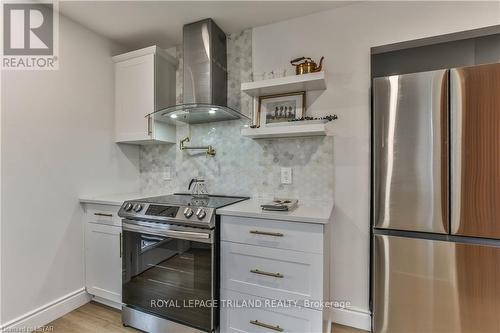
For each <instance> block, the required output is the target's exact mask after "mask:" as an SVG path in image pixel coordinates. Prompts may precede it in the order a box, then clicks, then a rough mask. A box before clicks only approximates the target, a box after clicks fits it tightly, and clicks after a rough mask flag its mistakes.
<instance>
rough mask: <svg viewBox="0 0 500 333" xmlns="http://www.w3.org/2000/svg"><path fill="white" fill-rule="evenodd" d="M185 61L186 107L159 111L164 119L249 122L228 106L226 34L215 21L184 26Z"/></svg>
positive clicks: (182, 105) (184, 105)
mask: <svg viewBox="0 0 500 333" xmlns="http://www.w3.org/2000/svg"><path fill="white" fill-rule="evenodd" d="M183 59H184V61H183V69H184V73H183V104H180V105H175V106H171V107H168V108H166V109H163V110H159V111H157V112H156V113H159V114H160V117H161V118H162V119H164V120H165V121H168V122H176V121H181V122H185V123H189V124H199V123H207V122H214V121H223V120H234V119H239V118H241V117H244V118H247V119H248V117H246V116H244V115H242V114H241V113H239V112H237V111H235V110H233V109H231V108H229V107H228V106H227V49H226V34H225V33H224V32H223V31H222V30H221V29H220V28H219V27H218V26H217V24H215V22H214V21H213V20H212V19H210V18H209V19H204V20H201V21H198V22H194V23H190V24H186V25H184V27H183Z"/></svg>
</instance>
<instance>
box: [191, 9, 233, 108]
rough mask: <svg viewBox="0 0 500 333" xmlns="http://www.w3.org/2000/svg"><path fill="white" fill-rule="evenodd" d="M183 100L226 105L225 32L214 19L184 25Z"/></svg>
mask: <svg viewBox="0 0 500 333" xmlns="http://www.w3.org/2000/svg"><path fill="white" fill-rule="evenodd" d="M183 46H184V47H183V52H184V91H183V98H184V104H188V103H206V104H216V105H223V106H226V105H227V60H226V53H227V51H226V35H225V34H224V32H223V31H222V30H221V29H220V28H219V27H218V26H217V24H215V22H214V21H213V20H212V19H205V20H202V21H199V22H194V23H190V24H186V25H184V29H183Z"/></svg>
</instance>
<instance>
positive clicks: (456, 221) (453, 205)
mask: <svg viewBox="0 0 500 333" xmlns="http://www.w3.org/2000/svg"><path fill="white" fill-rule="evenodd" d="M462 98H463V93H462V88H461V85H460V74H459V72H458V71H457V70H456V69H451V70H450V111H451V112H450V138H451V140H450V155H451V156H450V229H451V230H450V231H451V233H452V234H456V233H458V229H459V227H460V200H461V194H462V193H461V187H462V186H461V173H462V148H461V147H462V130H461V129H462V116H463V107H462Z"/></svg>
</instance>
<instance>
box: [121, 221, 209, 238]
mask: <svg viewBox="0 0 500 333" xmlns="http://www.w3.org/2000/svg"><path fill="white" fill-rule="evenodd" d="M122 229H123V230H126V231H131V232H140V233H145V234H149V235H156V236H164V237H170V238H178V239H185V240H194V241H201V242H204V243H211V239H210V233H206V232H195V231H178V230H158V229H153V228H150V227H145V226H140V225H137V224H132V223H127V222H126V221H123V222H122Z"/></svg>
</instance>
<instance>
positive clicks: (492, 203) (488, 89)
mask: <svg viewBox="0 0 500 333" xmlns="http://www.w3.org/2000/svg"><path fill="white" fill-rule="evenodd" d="M450 78H451V97H452V98H451V139H452V140H451V171H452V173H451V199H452V200H451V232H452V233H453V234H457V235H465V236H475V237H486V238H497V239H498V238H500V64H493V65H482V66H474V67H465V68H458V69H453V70H451V72H450Z"/></svg>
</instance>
